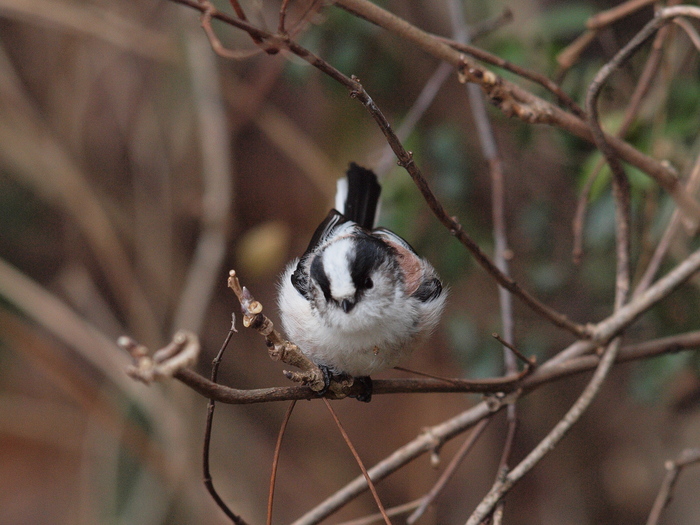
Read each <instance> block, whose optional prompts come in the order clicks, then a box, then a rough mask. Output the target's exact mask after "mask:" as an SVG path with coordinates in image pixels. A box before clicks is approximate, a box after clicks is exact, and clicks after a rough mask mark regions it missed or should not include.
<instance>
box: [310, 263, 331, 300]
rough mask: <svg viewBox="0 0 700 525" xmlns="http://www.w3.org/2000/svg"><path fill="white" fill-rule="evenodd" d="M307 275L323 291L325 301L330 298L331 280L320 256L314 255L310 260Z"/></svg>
mask: <svg viewBox="0 0 700 525" xmlns="http://www.w3.org/2000/svg"><path fill="white" fill-rule="evenodd" d="M309 275H310V276H311V278H312V279H313V280H314V281H316V282H317V283H318V285H319V286H320V287H321V291H322V292H323V297H325V298H326V301H330V300H331V281H330V280H329V279H328V275H326V269H325V268H324V267H323V259H322V258H321V257H316V258H315V259H314V260H313V261H312V262H311V268H310V270H309Z"/></svg>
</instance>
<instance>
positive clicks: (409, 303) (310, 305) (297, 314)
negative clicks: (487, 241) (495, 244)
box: [278, 162, 447, 402]
mask: <svg viewBox="0 0 700 525" xmlns="http://www.w3.org/2000/svg"><path fill="white" fill-rule="evenodd" d="M337 187H338V190H337V193H336V199H335V208H333V209H331V210H330V211H329V212H328V215H327V216H326V218H325V219H324V220H323V221H322V222H321V224H320V225H319V226H318V227H317V229H316V231H315V232H314V234H313V235H312V237H311V240H310V242H309V245H308V247H307V249H306V251H305V252H304V253H303V255H302V256H301V257H300V258H297V259H294V260H292V261H291V262H290V263H289V264H288V265H287V267H286V268H285V270H284V272H283V273H282V275H281V278H280V283H279V286H278V289H279V290H278V307H279V311H280V319H281V323H282V328H283V331H284V333H285V334H286V336H287V337H288V339H289V340H290V341H292V342H293V343H295V344H296V345H297V346H298V347H299V349H300V351H301V352H302V353H303V354H304V355H305V356H306V357H308V358H309V359H310V360H311V361H312V362H313V363H315V364H316V365H317V366H318V367H319V369H320V370H321V371H322V373H323V379H324V388H323V389H322V390H321V392H320V393H319V395H322V394H324V393H325V391H327V389H328V386H329V385H330V382H331V380H333V379H335V380H340V379H344V378H347V377H348V376H350V377H352V378H353V379H354V381H355V382H358V383H360V384H361V385H362V387H361V388H360V390H361V392H360V394H358V395H356V396H354V397H357V399H358V400H360V401H364V402H369V401H370V400H371V398H372V380H371V378H370V376H371V375H372V374H374V373H375V372H379V371H381V370H385V369H388V368H393V367H394V366H396V365H397V364H398V363H399V362H400V361H402V360H404V359H406V358H407V357H408V356H409V355H410V354H411V352H412V350H413V349H414V347H415V346H416V345H417V344H419V343H420V342H421V340H423V339H425V338H426V337H427V335H429V334H430V333H431V332H432V331H433V329H434V328H435V327H436V325H437V324H438V321H439V319H440V315H441V313H442V311H443V308H444V305H445V299H446V296H447V291H446V289H445V288H444V287H443V285H442V281H441V280H440V278H439V276H438V274H437V272H436V270H435V269H434V268H433V266H432V265H431V264H430V263H429V262H428V261H427V260H426V259H424V258H422V257H420V256H419V255H418V254H417V253H416V251H415V250H414V249H413V248H412V247H411V245H410V244H409V243H408V242H406V241H405V240H404V239H403V238H401V237H400V236H399V235H397V234H396V233H394V232H392V231H390V230H388V229H386V228H375V222H376V218H377V215H378V213H377V212H378V207H379V197H380V194H381V186H380V185H379V182H378V180H377V176H376V174H375V173H374V172H373V171H372V170H370V169H366V168H363V167H361V166H359V165H358V164H356V163H354V162H351V163H350V164H349V167H348V169H347V172H346V176H345V177H344V178H341V179H339V180H338V183H337Z"/></svg>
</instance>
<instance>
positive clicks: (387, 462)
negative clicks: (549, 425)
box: [294, 331, 700, 525]
mask: <svg viewBox="0 0 700 525" xmlns="http://www.w3.org/2000/svg"><path fill="white" fill-rule="evenodd" d="M698 347H700V331H697V332H691V333H688V334H682V335H680V336H673V337H669V338H664V339H659V340H656V341H649V342H647V343H643V344H640V345H634V346H628V347H624V348H623V349H621V350H620V353H619V354H618V356H617V361H618V362H623V361H628V360H631V359H643V358H649V357H652V356H654V355H660V354H663V353H666V352H676V351H680V350H683V349H688V348H698ZM599 363H600V357H599V356H598V355H586V356H583V357H578V358H575V359H571V360H570V361H568V362H566V363H564V364H556V365H552V366H547V365H548V363H544V364H543V365H542V366H541V367H539V368H538V369H537V370H536V371H535V372H534V373H533V374H532V375H531V376H528V377H527V378H525V379H524V380H523V391H522V394H527V393H528V392H531V391H533V390H535V389H536V387H537V386H539V385H540V384H543V383H542V381H546V382H551V381H552V380H553V379H554V378H555V377H558V378H559V377H568V376H569V375H571V374H575V373H580V372H582V371H589V370H592V369H595V368H596V366H597V365H598V364H599ZM377 382H378V380H375V388H376V383H377ZM509 402H510V401H509V400H508V399H507V398H505V399H500V398H497V397H494V398H490V399H489V400H488V401H484V402H481V403H479V404H478V405H476V406H474V407H473V408H471V409H469V410H467V411H465V412H463V413H461V414H459V415H457V416H455V417H453V418H451V419H449V420H447V421H445V422H444V423H442V424H440V425H436V426H434V427H431V428H429V429H427V430H425V432H424V433H423V434H421V435H420V436H418V437H416V438H415V439H413V440H412V441H410V442H409V443H407V444H406V445H404V446H402V447H400V448H399V449H397V450H396V451H394V452H393V453H392V454H391V455H390V456H388V457H387V458H385V459H383V460H382V461H380V462H379V463H377V464H376V465H375V466H373V467H372V468H370V469H369V473H370V476H371V477H372V479H373V480H375V481H378V480H380V479H383V478H385V477H387V476H389V475H390V474H391V473H393V472H395V471H397V470H398V469H400V468H401V467H403V466H404V465H405V464H407V463H409V462H411V461H413V460H414V459H416V458H417V457H419V456H421V455H422V454H425V453H427V452H430V451H432V450H434V449H435V448H436V447H439V446H440V445H441V444H442V443H444V442H446V441H448V440H450V439H452V438H453V437H455V436H456V435H459V433H461V432H464V431H465V430H467V429H469V428H471V427H472V426H474V425H475V424H476V423H478V422H479V421H481V420H482V419H484V418H486V417H488V416H489V415H490V414H492V413H494V412H496V411H498V410H500V409H501V408H503V407H504V406H505V405H506V404H508V403H509ZM365 490H367V484H366V481H365V479H364V477H362V476H359V477H358V478H356V479H354V480H353V481H352V482H350V483H348V484H347V485H346V486H345V487H343V488H342V489H340V490H339V491H337V492H336V493H335V494H333V495H332V496H330V497H328V498H327V499H326V500H325V501H323V502H322V503H321V504H319V505H318V506H317V507H316V508H314V509H312V510H310V511H308V512H307V513H306V514H305V515H304V516H302V517H301V518H299V519H298V520H296V521H295V522H294V525H311V524H315V523H319V522H320V521H322V520H323V519H325V518H326V517H328V516H330V515H331V514H333V513H334V512H335V511H337V510H338V509H340V508H341V507H342V506H344V505H345V504H347V503H348V502H349V501H351V500H352V499H353V498H355V497H357V496H358V495H360V494H362V493H363V492H364V491H365Z"/></svg>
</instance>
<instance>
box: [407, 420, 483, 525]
mask: <svg viewBox="0 0 700 525" xmlns="http://www.w3.org/2000/svg"><path fill="white" fill-rule="evenodd" d="M492 419H493V418H491V417H487V418H485V419H482V420H481V421H479V423H478V424H477V425H476V426H475V427H474V430H472V433H471V434H469V437H467V439H465V440H464V443H462V445H461V446H460V447H459V450H458V451H457V452H456V453H455V455H454V456H452V459H451V460H450V463H449V464H448V465H447V468H445V471H444V472H443V473H442V475H441V476H440V479H438V481H437V483H435V485H433V488H432V489H430V492H428V493H427V494H426V495H425V496H423V498H422V499H421V503H420V506H419V507H418V508H417V509H416V510H415V511H414V512H413V514H411V515H410V516H409V517H408V518H407V519H406V523H407V524H408V525H413V524H414V523H415V522H416V521H418V520H419V519H420V518H421V517H422V516H423V514H425V511H426V510H428V507H429V506H430V505H431V504H432V503H433V502H434V501H435V498H437V497H438V495H439V494H440V493H441V492H442V491H443V489H444V488H445V486H446V485H447V482H448V481H450V479H451V478H452V476H454V473H455V472H456V471H457V467H458V466H459V465H460V464H461V463H462V461H463V460H464V458H465V457H466V455H467V454H468V453H469V451H470V450H471V449H472V447H473V446H474V444H475V443H476V440H477V439H479V436H481V434H482V433H483V431H484V430H485V429H486V427H487V426H488V424H489V423H490V422H491V420H492Z"/></svg>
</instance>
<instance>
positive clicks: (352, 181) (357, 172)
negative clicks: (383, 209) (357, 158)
mask: <svg viewBox="0 0 700 525" xmlns="http://www.w3.org/2000/svg"><path fill="white" fill-rule="evenodd" d="M346 176H347V179H348V195H347V198H346V199H345V209H344V210H343V215H345V217H347V218H348V219H350V220H351V221H355V222H356V223H357V224H359V225H360V226H362V227H363V228H365V229H366V230H371V229H372V228H373V227H374V217H375V215H376V214H377V204H378V203H379V194H380V193H381V192H382V187H381V186H380V185H379V183H378V182H377V176H376V175H375V174H374V172H373V171H371V170H368V169H366V168H363V167H361V166H358V165H357V164H355V163H354V162H351V163H350V167H349V168H348V171H347V175H346Z"/></svg>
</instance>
